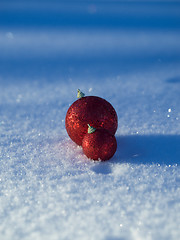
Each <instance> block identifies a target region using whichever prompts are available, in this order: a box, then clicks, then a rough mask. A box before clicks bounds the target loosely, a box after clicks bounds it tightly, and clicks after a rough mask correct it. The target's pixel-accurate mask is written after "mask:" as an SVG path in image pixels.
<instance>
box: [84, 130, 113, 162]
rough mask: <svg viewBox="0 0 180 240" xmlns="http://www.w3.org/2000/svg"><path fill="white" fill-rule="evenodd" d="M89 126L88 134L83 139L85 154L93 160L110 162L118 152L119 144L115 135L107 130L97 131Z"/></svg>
mask: <svg viewBox="0 0 180 240" xmlns="http://www.w3.org/2000/svg"><path fill="white" fill-rule="evenodd" d="M91 128H92V127H90V126H89V129H88V133H86V135H85V136H84V138H83V141H82V148H83V152H84V154H85V155H86V156H87V157H88V158H91V159H93V160H99V159H100V160H102V161H105V160H108V159H110V158H111V157H112V156H113V155H114V154H115V152H116V149H117V142H116V138H115V136H114V135H112V134H111V133H109V132H108V131H107V130H106V129H95V128H92V129H91Z"/></svg>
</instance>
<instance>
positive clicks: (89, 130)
mask: <svg viewBox="0 0 180 240" xmlns="http://www.w3.org/2000/svg"><path fill="white" fill-rule="evenodd" d="M95 131H96V128H94V127H91V126H90V125H89V124H88V133H93V132H95Z"/></svg>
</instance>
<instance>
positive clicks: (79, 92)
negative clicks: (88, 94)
mask: <svg viewBox="0 0 180 240" xmlns="http://www.w3.org/2000/svg"><path fill="white" fill-rule="evenodd" d="M77 92H78V93H77V98H82V97H84V96H85V94H84V93H83V92H81V90H80V89H78V90H77Z"/></svg>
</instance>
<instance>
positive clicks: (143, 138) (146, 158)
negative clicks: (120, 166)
mask: <svg viewBox="0 0 180 240" xmlns="http://www.w3.org/2000/svg"><path fill="white" fill-rule="evenodd" d="M117 143H118V149H117V152H116V154H115V156H114V157H113V158H112V160H111V161H112V162H118V163H134V164H153V163H156V164H165V165H175V164H178V165H179V164H180V135H129V136H118V137H117Z"/></svg>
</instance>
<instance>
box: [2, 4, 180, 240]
mask: <svg viewBox="0 0 180 240" xmlns="http://www.w3.org/2000/svg"><path fill="white" fill-rule="evenodd" d="M3 6H4V5H3ZM5 6H6V5H5ZM31 7H32V6H31ZM178 7H180V6H179V5H178ZM33 8H34V5H33ZM4 9H6V8H5V7H4ZM87 9H88V10H87V12H89V14H92V15H93V14H97V13H98V12H99V11H100V7H99V5H98V4H95V5H94V4H93V5H88V7H87ZM170 10H171V11H172V9H170ZM175 10H176V11H175ZM175 10H174V11H175V14H176V13H177V9H175ZM113 11H115V10H113ZM179 11H180V9H179ZM0 19H1V16H0ZM2 19H3V17H2ZM18 24H19V23H17V25H18ZM38 24H39V25H40V23H38ZM4 26H5V27H4V29H3V28H2V30H0V51H1V55H0V63H1V65H0V70H1V71H0V166H1V167H0V239H1V240H12V239H13V240H20V239H23V240H32V239H34V240H41V239H43V240H59V239H62V240H66V239H74V240H76V239H87V240H95V239H99V240H141V239H143V240H144V239H147V240H159V239H163V240H166V239H167V240H169V239H173V240H178V239H179V236H180V228H179V226H180V104H179V103H180V67H179V66H180V58H179V54H180V32H179V31H178V30H177V29H166V31H157V30H156V29H155V30H153V29H150V30H149V29H145V30H137V29H134V30H131V29H123V30H121V29H113V30H111V29H106V30H102V29H101V30H100V31H99V30H98V29H88V30H87V29H84V28H83V29H77V30H76V31H75V30H73V31H71V30H70V29H66V30H64V29H61V30H58V29H57V28H56V29H55V30H54V29H53V30H52V31H51V30H50V29H41V30H40V31H38V30H37V29H34V30H32V29H30V30H28V29H22V28H18V26H13V27H10V26H6V23H5V22H4ZM160 27H162V26H160ZM77 88H80V89H81V90H82V91H83V92H84V93H86V95H97V96H100V97H103V98H105V99H106V100H108V101H110V102H111V103H112V105H113V106H114V108H115V109H116V111H117V114H118V118H119V127H118V130H117V133H116V137H117V142H118V149H117V152H116V154H115V155H114V157H113V158H112V159H111V160H109V161H107V162H93V161H90V160H89V159H87V158H86V156H84V154H83V153H82V148H81V147H79V146H76V145H75V144H74V143H73V142H72V141H71V140H70V139H69V137H68V135H67V133H66V130H65V122H64V119H65V115H66V111H67V109H68V107H69V106H70V105H71V104H72V103H73V101H75V100H76V94H77V93H76V91H77Z"/></svg>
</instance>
